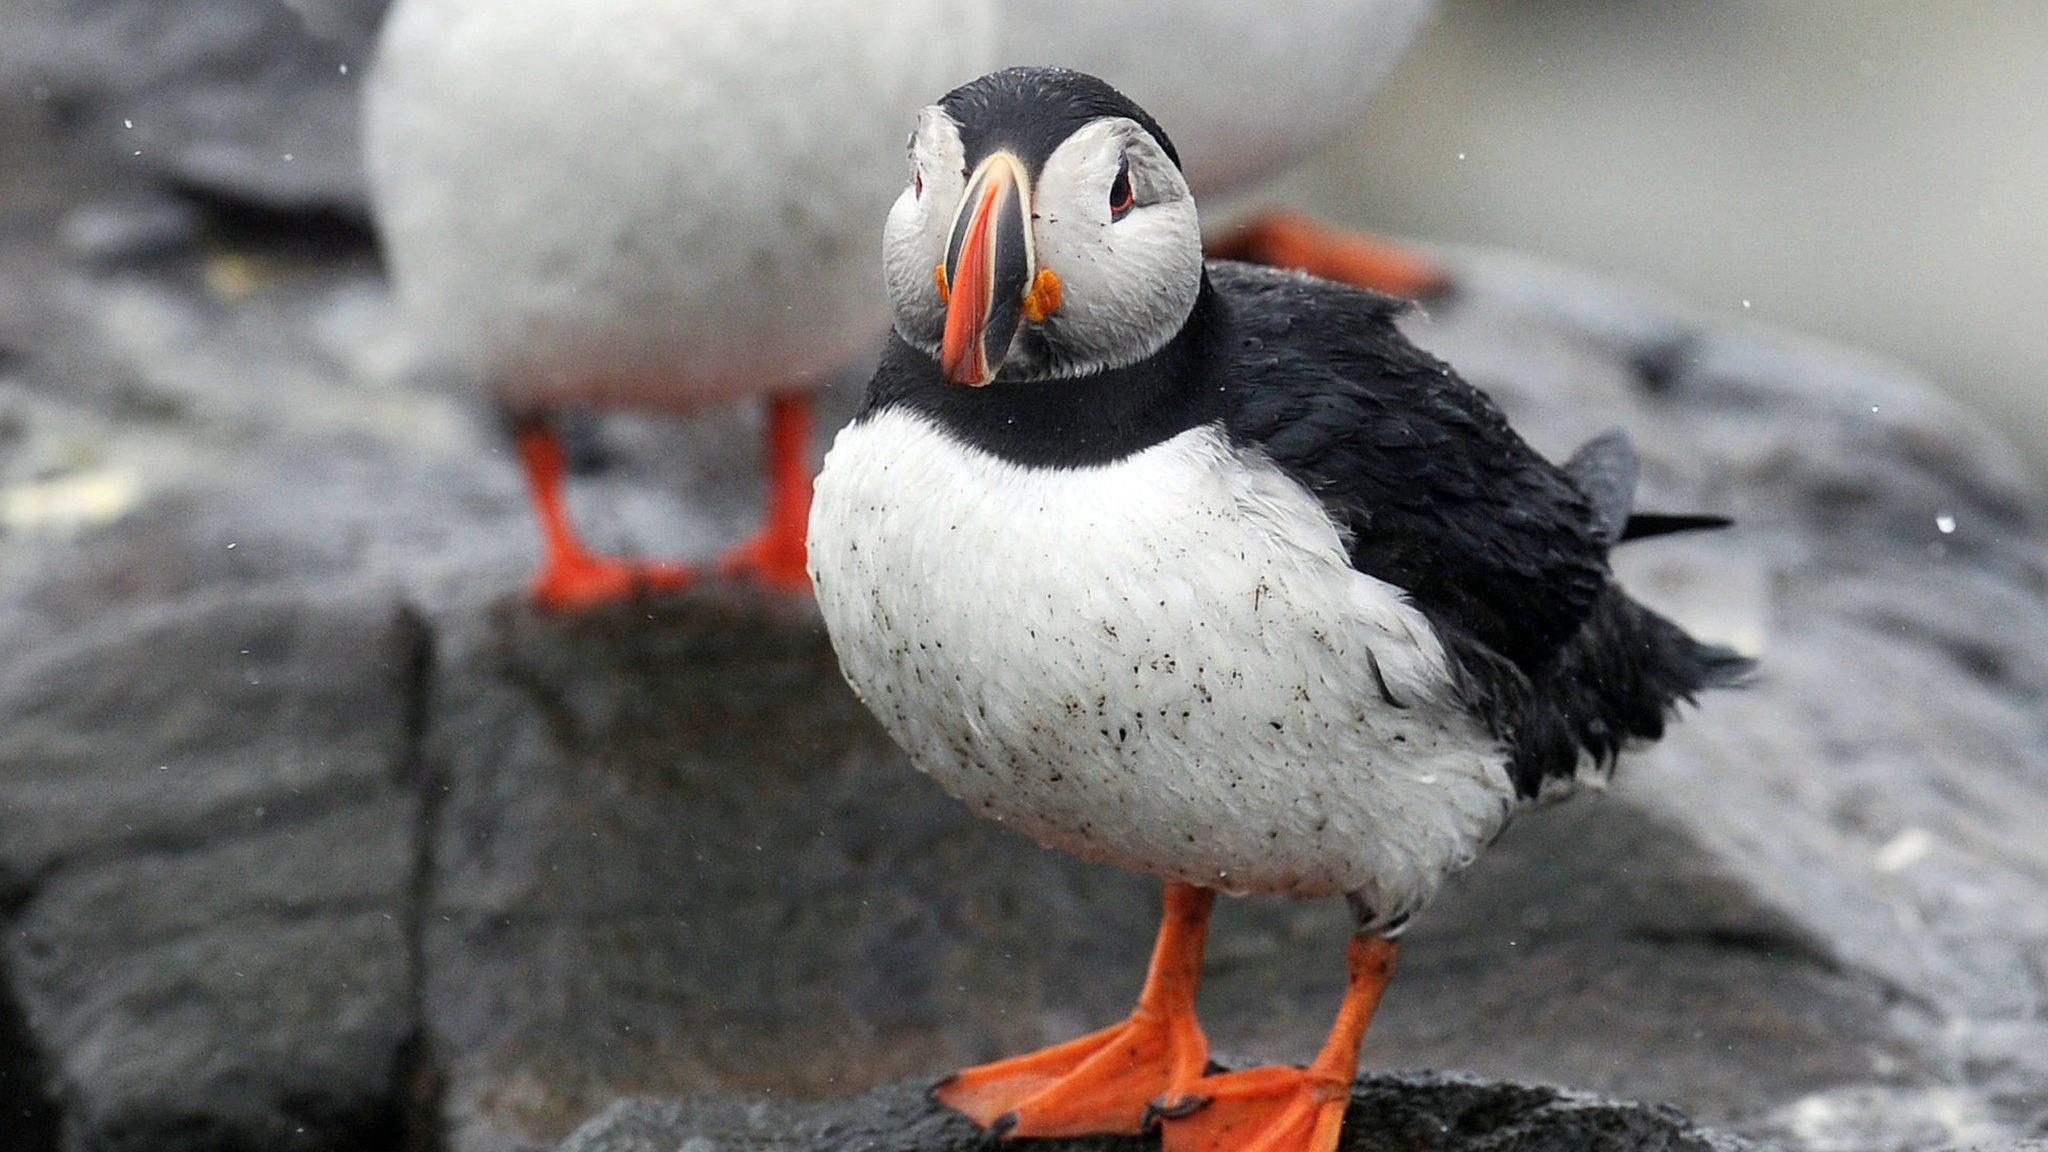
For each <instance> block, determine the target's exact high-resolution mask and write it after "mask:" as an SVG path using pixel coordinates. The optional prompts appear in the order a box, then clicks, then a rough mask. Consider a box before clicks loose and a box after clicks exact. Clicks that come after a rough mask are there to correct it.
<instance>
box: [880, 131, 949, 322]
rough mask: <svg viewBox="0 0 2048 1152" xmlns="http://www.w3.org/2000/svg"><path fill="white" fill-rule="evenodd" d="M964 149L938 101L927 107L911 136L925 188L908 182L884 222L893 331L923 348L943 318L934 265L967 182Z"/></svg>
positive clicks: (941, 256) (942, 254) (942, 255)
mask: <svg viewBox="0 0 2048 1152" xmlns="http://www.w3.org/2000/svg"><path fill="white" fill-rule="evenodd" d="M966 154H967V150H966V147H965V145H963V144H962V143H961V142H960V126H959V125H958V124H956V123H954V121H953V118H952V117H951V116H948V115H947V114H946V113H945V112H944V111H942V110H941V109H939V108H938V107H936V106H933V107H929V108H926V109H925V110H924V111H923V112H922V113H921V114H920V115H919V117H918V123H917V130H916V132H915V133H914V134H913V135H912V137H911V159H912V163H913V164H914V165H915V166H916V170H917V172H918V173H919V174H920V175H921V176H922V177H923V180H924V189H923V191H922V192H921V193H920V192H919V191H918V190H917V189H916V188H915V186H914V185H907V186H906V187H905V188H904V189H903V192H902V194H901V195H899V196H898V197H897V198H896V203H895V205H894V206H893V207H892V208H890V210H889V219H888V223H887V224H886V225H885V226H884V228H883V233H882V262H883V270H884V275H885V277H886V280H887V283H888V288H889V304H890V312H891V314H892V317H893V319H894V323H895V327H896V332H897V334H898V335H900V336H902V337H903V338H904V339H905V340H907V341H909V342H910V343H911V344H914V345H916V346H918V347H921V348H926V349H935V348H937V346H938V343H937V342H938V334H939V327H940V325H941V324H943V323H944V320H945V311H946V309H945V303H944V301H942V300H940V299H939V292H938V285H937V283H936V282H935V281H934V279H933V277H932V269H934V268H936V267H937V266H938V264H939V262H940V261H941V260H943V259H944V258H945V255H946V225H947V224H948V222H949V221H950V220H951V218H952V212H953V208H954V206H955V205H957V204H958V203H959V201H960V196H961V194H962V192H963V191H964V190H965V186H966V182H965V179H964V178H963V176H962V172H961V170H962V168H964V167H965V165H966Z"/></svg>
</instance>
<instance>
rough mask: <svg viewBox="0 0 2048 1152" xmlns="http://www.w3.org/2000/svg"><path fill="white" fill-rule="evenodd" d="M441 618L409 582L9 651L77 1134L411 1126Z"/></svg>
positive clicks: (213, 1139)
mask: <svg viewBox="0 0 2048 1152" xmlns="http://www.w3.org/2000/svg"><path fill="white" fill-rule="evenodd" d="M420 639H421V637H420V633H419V632H418V630H417V629H416V628H415V627H413V626H412V625H411V624H410V622H409V620H408V618H407V617H405V616H404V615H403V614H402V613H401V612H399V611H398V610H397V609H396V608H395V606H394V605H393V603H392V601H391V600H390V599H389V598H388V597H383V598H377V597H372V598H354V599H350V598H343V597H330V598H327V599H326V600H324V601H323V602H322V603H320V604H317V605H316V604H311V603H308V602H305V601H303V600H294V599H276V598H269V599H231V600H227V601H222V602H217V603H214V604H210V605H205V606H202V607H199V608H196V609H179V610H172V611H163V612H156V613H145V614H142V615H141V616H140V617H139V618H125V619H119V620H114V621H109V622H108V623H107V625H106V626H104V627H102V628H100V629H98V630H96V632H95V633H93V634H89V635H86V636H83V637H80V638H79V639H78V640H77V641H75V642H74V643H73V644H71V645H69V646H67V647H65V648H64V649H62V650H60V651H57V652H53V653H49V654H47V655H46V656H45V657H44V658H43V659H41V660H40V661H38V662H36V663H35V664H33V665H30V666H28V667H20V666H17V667H15V668H14V669H12V670H11V674H10V676H9V677H8V680H7V683H6V685H5V687H4V689H0V716H4V717H5V721H4V728H0V782H4V787H0V876H5V877H8V878H11V880H10V883H11V885H12V887H13V888H14V889H15V891H16V892H17V893H18V894H25V895H26V899H25V901H24V902H23V903H22V905H21V907H20V910H19V912H18V913H17V914H16V916H15V917H14V918H13V919H14V924H13V928H12V930H11V931H10V932H9V933H8V934H7V937H6V941H5V953H6V959H7V964H6V967H7V969H8V970H9V971H8V975H9V977H10V981H9V982H10V984H11V988H12V994H13V997H14V1000H15V1002H16V1003H18V1004H19V1005H20V1009H21V1014H22V1018H23V1020H24V1021H25V1023H26V1026H27V1030H28V1031H29V1033H30V1034H31V1035H32V1036H33V1038H34V1041H35V1046H36V1048H37V1049H39V1050H40V1061H39V1069H38V1071H39V1072H40V1074H43V1075H47V1076H48V1077H49V1078H50V1084H49V1088H48V1091H49V1094H50V1095H53V1096H54V1097H55V1098H56V1099H57V1100H58V1101H59V1102H60V1103H61V1105H62V1108H63V1116H64V1127H65V1129H66V1131H67V1135H68V1139H67V1146H68V1147H72V1148H78V1149H131V1148H132V1149H193V1150H201V1149H220V1148H245V1147H246V1148H257V1147H264V1148H330V1147H369V1146H373V1144H374V1143H375V1142H378V1141H382V1140H388V1139H390V1138H393V1137H395V1134H396V1133H397V1131H398V1128H399V1125H400V1120H401V1116H400V1102H401V1101H402V1100H403V1099H404V1093H405V1090H406V1088H407V1084H406V1081H407V1078H408V1077H409V1076H410V1075H411V1066H410V1065H409V1063H408V1051H409V1046H410V1044H411V1040H412V1036H413V1026H412V1021H413V1013H412V1011H411V1003H412V999H413V966H414V964H415V957H414V950H413V948H412V946H411V941H412V940H413V939H414V938H415V933H414V928H415V925H414V924H413V922H412V921H413V917H414V909H415V903H414V891H413V879H414V877H415V875H416V874H417V871H418V869H417V857H418V854H419V852H418V847H417V844H418V840H417V837H418V829H419V820H418V814H417V803H416V797H415V794H414V791H413V789H412V788H411V786H410V784H409V782H408V780H407V778H406V775H405V774H406V772H407V771H408V769H409V767H410V757H411V743H410V741H411V731H410V712H409V707H408V701H409V700H410V699H411V693H412V692H413V681H414V678H415V669H416V666H417V664H418V661H419V644H420ZM37 1095H40V1093H37V1094H35V1095H30V1096H29V1097H28V1099H30V1100H34V1099H36V1098H37Z"/></svg>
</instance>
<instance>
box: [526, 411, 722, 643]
mask: <svg viewBox="0 0 2048 1152" xmlns="http://www.w3.org/2000/svg"><path fill="white" fill-rule="evenodd" d="M513 442H514V443H515V444H516V445H517V446H518V448H519V460H520V462H521V463H522V464H523V465H525V467H526V480H527V484H528V486H529V488H530V489H531V490H532V493H533V508H534V512H535V513H536V514H537V515H538V516H539V519H540V532H541V545H542V548H543V549H544V556H543V559H542V560H541V566H540V572H539V573H538V574H537V575H535V576H534V580H533V600H534V603H536V604H538V605H540V606H541V607H542V608H546V609H548V610H550V611H556V612H568V611H575V610H578V609H582V608H589V607H592V606H594V605H598V604H603V603H608V602H610V601H614V600H624V599H627V598H629V597H632V596H636V595H640V594H642V593H645V592H654V591H667V590H671V589H676V588H681V587H683V586H684V585H686V584H688V583H689V582H690V580H691V578H692V575H693V573H692V572H691V571H690V569H689V568H688V567H686V566H684V565H681V564H664V563H657V562H653V561H645V560H625V559H620V558H618V557H614V556H599V555H596V554H594V553H592V552H591V551H590V550H589V549H587V548H585V547H584V546H583V541H582V540H581V539H580V538H579V537H578V536H577V535H576V526H575V525H574V524H573V523H571V522H570V519H569V509H568V507H567V505H565V504H564V503H563V500H562V487H563V484H564V482H565V481H566V479H567V477H568V473H569V467H568V454H567V453H565V452H564V451H563V450H562V441H561V439H560V438H559V437H558V436H556V435H555V432H554V430H553V429H551V428H549V427H548V426H547V425H545V424H541V423H532V424H528V425H526V426H524V427H522V428H520V429H519V430H518V431H517V432H515V433H514V434H513Z"/></svg>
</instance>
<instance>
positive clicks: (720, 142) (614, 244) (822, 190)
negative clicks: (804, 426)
mask: <svg viewBox="0 0 2048 1152" xmlns="http://www.w3.org/2000/svg"><path fill="white" fill-rule="evenodd" d="M991 24H992V16H991V15H990V14H989V12H988V10H987V4H986V0H888V2H886V3H874V2H872V0H744V2H739V0H399V2H398V3H397V4H396V6H395V7H394V8H393V10H392V12H391V14H390V16H389V18H388V21H387V24H386V26H385V30H384V33H383V37H382V41H381V44H380V47H379V54H378V59H377V61H376V67H375V71H374V73H373V75H372V77H371V82H370V84H369V87H368V91H367V94H366V104H365V141H364V151H365V156H366V161H367V165H368V170H369V178H370V184H371V192H372V199H373V204H374V207H375V210H376V214H377V221H378V225H379V228H380V230H381V232H382V234H383V237H384V241H385V245H386V249H387V252H388V255H389V258H390V263H391V268H392V272H393V274H394V277H395V280H396V282H397V287H398V291H399V294H400V296H401V299H402V300H403V302H404V303H405V304H406V305H407V307H408V311H409V312H410V313H411V314H412V315H413V317H414V318H415V320H416V321H417V323H418V326H419V328H420V331H421V332H422V334H423V335H424V336H425V338H426V339H428V340H430V341H432V342H433V343H434V344H435V345H437V346H438V348H439V350H440V351H443V352H446V353H448V354H450V355H452V356H453V357H455V358H457V359H458V360H460V361H462V362H464V363H466V364H468V365H470V366H472V367H474V368H476V369H478V370H479V371H480V373H481V374H484V375H487V376H489V377H491V378H492V380H493V382H494V384H495V385H496V386H498V387H500V388H502V389H508V390H511V391H513V392H514V393H522V392H523V393H529V394H539V395H541V396H544V397H545V396H552V397H554V398H557V399H583V400H595V401H605V400H610V401H616V402H629V403H656V404H665V405H674V406H681V407H689V406H694V405H696V404H698V403H702V402H705V401H708V400H711V399H716V398H718V397H720V396H723V395H730V394H734V393H739V392H754V391H762V390H768V389H780V388H787V387H790V386H791V385H793V384H796V383H800V382H806V381H809V380H811V379H814V378H816V377H817V376H819V375H820V374H822V373H824V372H826V371H829V370H830V369H832V368H834V367H837V366H838V365H839V364H841V363H843V362H844V361H846V360H847V359H850V358H851V357H852V356H854V355H856V354H858V353H859V352H860V351H861V350H863V349H865V348H866V347H867V346H868V345H869V344H870V343H871V342H872V340H873V338H874V334H875V333H876V332H879V331H881V330H882V328H883V325H884V324H885V323H886V317H887V313H886V308H885V303H884V299H883V296H882V285H881V276H880V273H879V271H878V269H879V268H880V266H881V253H880V246H879V245H880V239H879V234H880V222H881V220H882V218H883V216H884V214H885V213H886V212H887V211H888V207H889V203H890V201H891V200H892V199H893V198H894V197H895V195H896V193H897V191H898V190H899V188H900V187H901V185H902V183H903V181H904V180H905V179H906V175H905V171H906V170H905V167H904V162H903V138H904V134H905V133H906V132H907V131H909V128H910V125H911V124H912V123H913V121H914V118H915V114H916V110H917V109H918V108H919V107H920V106H921V105H923V104H925V103H926V102H928V101H930V100H932V99H933V98H935V97H936V96H937V95H938V94H939V93H941V92H944V91H945V90H946V89H948V88H949V87H951V86H953V85H955V84H958V83H960V82H962V81H964V80H966V79H969V78H971V77H973V76H974V75H976V74H977V73H979V72H981V71H983V70H984V69H985V68H986V66H987V65H988V62H989V61H990V59H991V58H992V35H993V33H992V31H991Z"/></svg>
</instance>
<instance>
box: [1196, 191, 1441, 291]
mask: <svg viewBox="0 0 2048 1152" xmlns="http://www.w3.org/2000/svg"><path fill="white" fill-rule="evenodd" d="M1208 247H1209V255H1210V256H1212V257H1215V258H1217V259H1220V260H1246V261H1250V262H1251V263H1254V264H1270V265H1272V266H1273V267H1275V268H1294V269H1298V270H1300V271H1303V272H1306V273H1308V274H1309V275H1311V276H1320V277H1322V278H1323V279H1325V280H1335V281H1337V282H1339V283H1342V284H1352V285H1356V286H1358V287H1360V288H1370V289H1372V290H1373V291H1375V292H1385V293H1386V294H1388V295H1390V296H1406V297H1408V298H1409V299H1416V298H1419V297H1423V296H1429V295H1432V294H1434V293H1437V292H1441V291H1443V290H1444V289H1445V288H1447V287H1449V285H1450V278H1449V277H1448V276H1446V275H1445V274H1444V272H1443V270H1442V269H1440V268H1438V267H1437V266H1436V265H1435V264H1434V263H1432V262H1431V261H1430V260H1429V259H1428V258H1427V257H1424V256H1422V255H1420V254H1418V253H1415V252H1410V251H1409V250H1407V249H1406V248H1403V247H1401V246H1400V245H1398V244H1395V243H1393V242H1392V241H1388V240H1383V239H1381V238H1379V237H1377V236H1369V235H1367V234H1365V233H1363V232H1352V231H1349V230H1347V229H1343V228H1337V227H1333V226H1331V225H1329V224H1325V223H1323V222H1322V221H1320V220H1317V219H1315V218H1314V217H1312V216H1307V215H1303V214H1302V213H1300V212H1288V211H1284V210H1277V209H1276V210H1273V211H1269V212H1266V213H1263V214H1261V215H1260V216H1258V217H1256V218H1254V219H1253V220H1252V221H1250V222H1249V223H1247V224H1245V225H1244V226H1243V227H1241V228H1235V229H1232V230H1231V232H1230V233H1229V234H1228V235H1227V236H1224V237H1222V238H1220V239H1218V240H1216V241H1215V242H1213V243H1211V244H1210V245H1209V246H1208Z"/></svg>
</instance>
